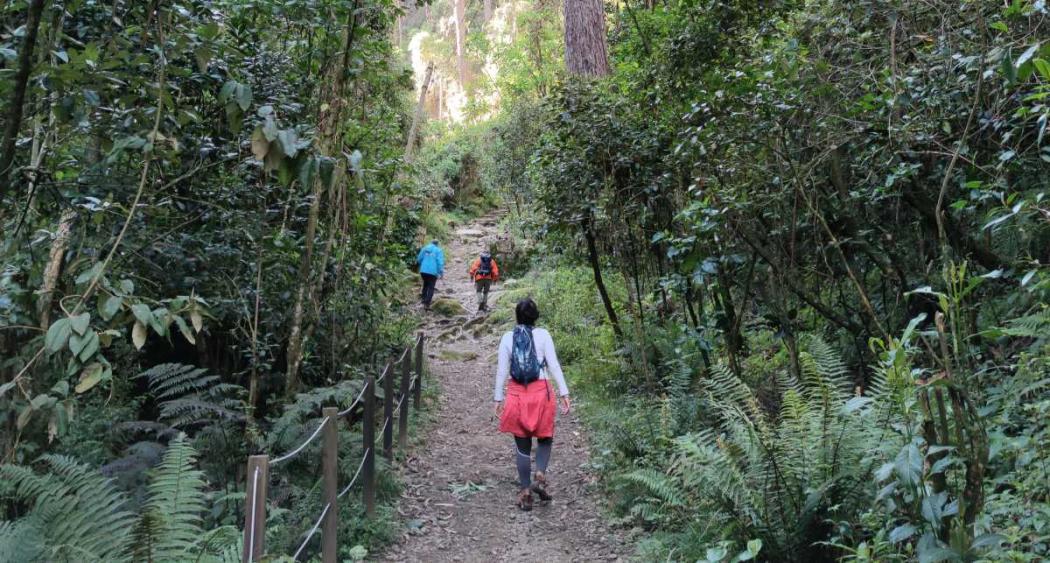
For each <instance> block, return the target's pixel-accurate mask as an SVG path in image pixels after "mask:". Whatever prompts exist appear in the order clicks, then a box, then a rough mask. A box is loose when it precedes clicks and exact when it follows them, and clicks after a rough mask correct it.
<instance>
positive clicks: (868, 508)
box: [493, 0, 1050, 561]
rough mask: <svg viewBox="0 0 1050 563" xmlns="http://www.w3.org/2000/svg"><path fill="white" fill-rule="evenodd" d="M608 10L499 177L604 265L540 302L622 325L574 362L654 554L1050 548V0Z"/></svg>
mask: <svg viewBox="0 0 1050 563" xmlns="http://www.w3.org/2000/svg"><path fill="white" fill-rule="evenodd" d="M610 10H611V11H609V16H610V17H609V20H608V22H607V23H608V24H609V30H610V33H609V40H610V46H611V47H610V51H611V58H612V63H613V66H614V71H613V73H612V75H611V76H609V77H608V78H605V79H601V80H585V81H581V80H564V81H562V82H560V83H559V85H558V86H557V87H556V88H553V89H552V90H550V91H549V92H542V91H538V89H537V90H533V91H526V92H518V93H517V94H516V95H515V96H514V97H513V99H510V100H506V102H507V103H506V104H505V111H504V115H503V116H502V117H501V119H500V120H499V121H498V122H497V123H496V125H495V131H496V132H497V134H498V135H499V138H500V140H501V142H500V143H498V144H497V145H496V146H495V147H494V149H493V150H495V151H498V152H500V151H501V152H502V154H505V155H507V156H508V158H504V159H500V160H498V161H497V163H498V166H497V169H496V170H495V171H493V174H494V176H495V177H497V178H499V182H500V183H501V185H502V186H503V187H504V188H505V189H507V190H509V191H511V192H512V193H515V194H517V199H519V200H525V201H529V200H530V199H531V200H534V201H536V202H537V203H539V204H540V205H539V207H540V210H539V211H540V213H539V214H538V215H537V214H533V213H530V212H529V211H528V210H526V211H525V212H524V213H522V220H524V221H527V222H531V224H532V225H533V226H534V227H536V231H535V232H537V233H538V234H540V235H541V237H542V239H543V244H544V245H545V247H546V248H547V249H548V250H558V249H563V250H565V251H566V252H565V254H564V258H562V259H560V260H568V261H570V262H572V261H575V260H579V259H583V260H584V262H585V263H586V265H587V266H588V267H587V270H588V273H587V274H584V273H583V272H581V271H579V270H574V271H575V272H576V274H575V275H574V277H573V279H574V281H573V282H572V283H561V282H557V281H554V282H551V283H553V284H554V286H555V287H553V288H549V289H548V290H545V291H541V292H540V295H541V297H542V298H544V299H553V300H555V301H556V302H558V301H563V300H564V299H575V300H577V303H579V305H578V307H577V308H579V307H583V309H582V311H581V313H580V314H581V315H582V318H584V319H592V320H593V319H594V318H595V316H596V315H598V316H600V317H604V324H605V326H606V328H607V329H608V330H610V331H611V332H612V334H613V335H614V336H613V338H612V339H611V341H606V340H604V339H599V341H598V342H599V343H604V344H601V345H599V346H598V347H597V349H594V347H593V346H592V347H590V348H588V347H581V356H580V357H578V358H576V360H577V362H578V363H579V364H582V365H577V366H574V367H573V371H574V372H576V381H577V383H578V386H579V387H581V388H582V389H583V391H584V392H585V393H586V394H587V396H588V397H589V399H590V401H591V405H590V407H589V409H588V412H589V415H590V418H591V421H592V424H594V425H595V427H596V428H597V429H598V434H597V437H596V441H597V444H596V445H597V446H598V447H597V448H596V450H597V451H598V452H599V459H598V460H596V464H597V465H598V466H599V467H602V468H603V469H604V470H605V471H606V473H607V477H608V478H609V482H610V483H612V484H616V486H615V487H614V488H613V490H614V491H615V497H616V498H617V503H618V505H619V506H620V507H621V510H622V513H623V521H624V523H630V524H633V525H637V526H640V527H642V528H644V529H647V530H649V531H651V532H653V534H652V535H651V537H650V539H648V540H646V541H644V542H642V547H641V550H642V551H641V553H642V554H643V555H644V556H645V557H646V558H649V557H652V558H654V559H660V560H664V559H668V558H670V559H675V560H677V559H681V560H696V559H700V560H727V559H736V560H743V559H747V558H751V557H755V556H756V553H757V557H759V558H763V559H769V560H800V561H813V560H829V559H840V558H850V559H857V560H896V559H911V558H918V559H920V560H924V561H939V560H955V559H966V560H972V559H980V558H986V559H992V560H1001V559H1009V560H1037V559H1040V558H1043V557H1046V556H1047V552H1048V549H1050V543H1048V537H1050V536H1048V534H1050V512H1048V510H1050V509H1048V501H1050V488H1048V486H1047V483H1048V482H1050V480H1048V474H1047V473H1046V469H1045V467H1046V460H1047V456H1048V455H1050V450H1048V444H1047V433H1046V424H1045V422H1042V421H1041V419H1040V417H1042V416H1043V415H1044V414H1045V412H1046V403H1047V400H1048V399H1050V394H1048V393H1050V374H1048V372H1047V369H1046V365H1047V357H1046V355H1047V353H1048V349H1047V344H1048V342H1047V337H1048V335H1050V331H1048V330H1047V322H1048V319H1050V310H1048V309H1047V301H1048V299H1047V297H1048V292H1050V270H1048V269H1047V267H1046V264H1047V262H1048V261H1050V255H1048V254H1047V249H1048V248H1050V228H1048V223H1047V217H1048V213H1047V209H1046V201H1045V198H1046V196H1047V189H1048V187H1050V185H1048V181H1047V178H1050V164H1048V163H1050V144H1048V137H1047V135H1046V129H1047V120H1048V116H1050V106H1048V105H1047V95H1048V92H1050V90H1048V88H1050V66H1048V63H1047V61H1048V60H1050V45H1047V43H1046V41H1045V37H1046V35H1047V25H1048V23H1050V21H1048V17H1047V8H1046V6H1045V3H1043V2H1027V1H1020V0H1019V1H1016V2H1007V3H987V2H923V3H906V4H902V3H896V2H886V1H881V0H871V1H860V2H848V3H847V2H791V1H772V2H731V1H729V2H727V1H719V2H707V1H699V2H697V1H682V2H666V3H646V4H645V5H643V6H637V5H633V4H632V3H627V4H623V5H621V6H619V7H617V8H615V9H612V8H611V7H610ZM546 25H547V26H548V29H550V28H553V29H557V26H558V25H559V24H558V22H557V21H550V22H547V23H546ZM548 33H549V32H548ZM543 37H544V35H543V34H540V35H539V36H538V37H537V39H538V40H542V38H543ZM521 43H522V44H527V41H521ZM519 59H520V60H527V57H524V56H522V57H519ZM510 155H525V157H524V158H521V157H518V158H509V157H510ZM561 263H562V262H561V261H559V260H555V261H554V262H550V263H548V264H546V266H547V267H560V266H558V265H559V264H561ZM541 285H542V284H541ZM581 291H582V292H594V293H591V294H586V293H583V294H581V293H580V292H581ZM557 292H568V293H572V294H575V295H576V297H574V298H568V297H564V296H562V297H556V296H555V294H556V293H557ZM557 307H558V310H559V313H560V311H561V310H562V309H563V308H565V306H564V305H558V306H557ZM570 309H571V307H570ZM548 322H552V324H554V325H555V329H560V330H561V331H563V332H562V333H561V336H562V340H564V339H565V338H569V339H572V340H575V339H589V338H590V337H591V336H592V333H591V332H589V331H580V330H579V329H578V328H576V327H574V326H573V325H572V324H571V320H570V319H564V318H563V315H561V314H558V315H556V318H555V319H549V320H548ZM558 323H562V324H561V326H558ZM555 336H556V337H557V336H558V334H556V335H555ZM824 343H827V344H824ZM831 350H834V352H832V351H831ZM615 354H619V355H621V357H622V358H623V363H622V365H619V366H616V367H615V368H611V367H610V366H609V365H608V361H609V358H610V357H612V356H613V355H615ZM838 357H841V360H838V359H834V360H832V358H838ZM817 358H819V361H818V360H817ZM567 363H568V362H567ZM821 382H823V383H821ZM814 385H816V387H814ZM829 390H834V392H833V393H830V394H829V392H825V391H829ZM1011 396H1012V397H1014V400H1013V401H1010V400H1007V397H1011Z"/></svg>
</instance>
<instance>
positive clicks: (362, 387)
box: [339, 385, 368, 418]
mask: <svg viewBox="0 0 1050 563" xmlns="http://www.w3.org/2000/svg"><path fill="white" fill-rule="evenodd" d="M367 389H368V386H367V385H362V386H361V392H360V393H358V394H357V398H356V399H354V402H352V403H350V406H349V407H346V409H344V410H341V411H339V418H342V417H344V416H346V415H348V414H350V411H352V410H354V407H356V406H357V404H358V403H360V402H361V398H362V397H364V396H365V391H366V390H367Z"/></svg>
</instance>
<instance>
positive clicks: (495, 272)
mask: <svg viewBox="0 0 1050 563" xmlns="http://www.w3.org/2000/svg"><path fill="white" fill-rule="evenodd" d="M479 268H481V257H480V256H479V257H477V258H475V259H474V263H473V264H471V265H470V278H471V279H472V280H474V281H478V280H492V281H498V280H499V266H497V265H496V259H495V258H493V259H492V273H491V274H490V275H487V276H485V275H481V274H478V269H479Z"/></svg>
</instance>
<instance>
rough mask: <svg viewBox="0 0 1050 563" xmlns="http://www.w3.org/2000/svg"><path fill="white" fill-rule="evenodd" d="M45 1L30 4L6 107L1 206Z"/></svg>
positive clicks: (0, 153) (0, 211) (1, 148)
mask: <svg viewBox="0 0 1050 563" xmlns="http://www.w3.org/2000/svg"><path fill="white" fill-rule="evenodd" d="M44 4H46V0H33V1H32V2H30V3H29V10H28V13H27V14H26V24H25V40H24V41H23V42H22V51H21V52H20V53H19V54H18V70H17V71H15V76H14V89H13V90H12V91H11V102H10V105H9V106H7V115H6V116H4V120H5V121H6V122H7V125H6V127H5V128H4V136H3V138H2V140H0V204H2V203H3V200H4V195H5V194H6V193H7V190H8V187H9V183H10V178H11V169H12V168H14V165H15V141H16V140H17V139H18V129H19V128H20V127H21V126H22V106H23V105H24V104H25V98H26V87H27V86H28V85H29V75H30V73H32V71H33V51H34V50H35V49H36V35H37V30H38V29H39V28H40V15H41V14H42V13H43V11H44ZM2 216H3V208H2V207H0V217H2Z"/></svg>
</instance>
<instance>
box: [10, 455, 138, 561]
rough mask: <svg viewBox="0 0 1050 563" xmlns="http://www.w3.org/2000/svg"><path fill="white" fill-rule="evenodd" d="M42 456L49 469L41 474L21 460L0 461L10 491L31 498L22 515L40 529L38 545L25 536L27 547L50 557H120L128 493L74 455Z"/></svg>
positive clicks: (18, 497)
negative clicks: (11, 463)
mask: <svg viewBox="0 0 1050 563" xmlns="http://www.w3.org/2000/svg"><path fill="white" fill-rule="evenodd" d="M41 461H43V462H44V464H45V465H46V466H47V467H48V469H50V471H49V472H48V473H46V474H42V475H40V474H37V473H35V472H33V471H32V470H30V469H29V468H26V467H21V466H13V465H5V466H2V467H0V478H3V479H4V480H6V481H8V483H9V484H10V487H11V489H10V491H11V494H12V496H13V497H14V498H15V499H16V500H21V501H26V502H31V503H32V508H31V509H30V512H29V513H28V514H27V515H26V516H25V517H24V520H25V521H26V522H28V525H29V526H32V528H33V529H35V530H36V533H37V535H36V537H37V538H39V540H38V541H39V545H32V544H29V543H28V542H32V541H33V540H32V539H27V540H26V541H27V544H28V545H27V548H26V549H27V550H28V549H36V548H39V551H40V554H41V555H40V557H42V558H43V559H46V560H53V559H64V558H72V559H73V560H107V561H110V560H119V558H120V555H121V554H122V552H123V550H124V544H125V541H126V539H127V535H128V530H129V528H130V527H131V524H132V522H133V517H132V514H131V513H130V512H128V511H127V510H125V506H126V503H127V501H126V499H125V498H124V496H123V495H122V494H120V493H119V492H118V491H117V490H116V489H115V488H114V487H113V485H112V483H111V482H110V481H109V480H108V479H105V478H104V477H103V476H102V475H101V474H99V473H98V472H97V471H96V470H94V469H92V468H89V467H87V466H85V465H82V464H80V463H78V462H77V461H75V460H74V459H72V458H69V457H65V456H55V455H47V456H43V457H42V458H41ZM7 530H8V533H10V530H11V528H10V527H8V528H7ZM24 539H25V538H24Z"/></svg>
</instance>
